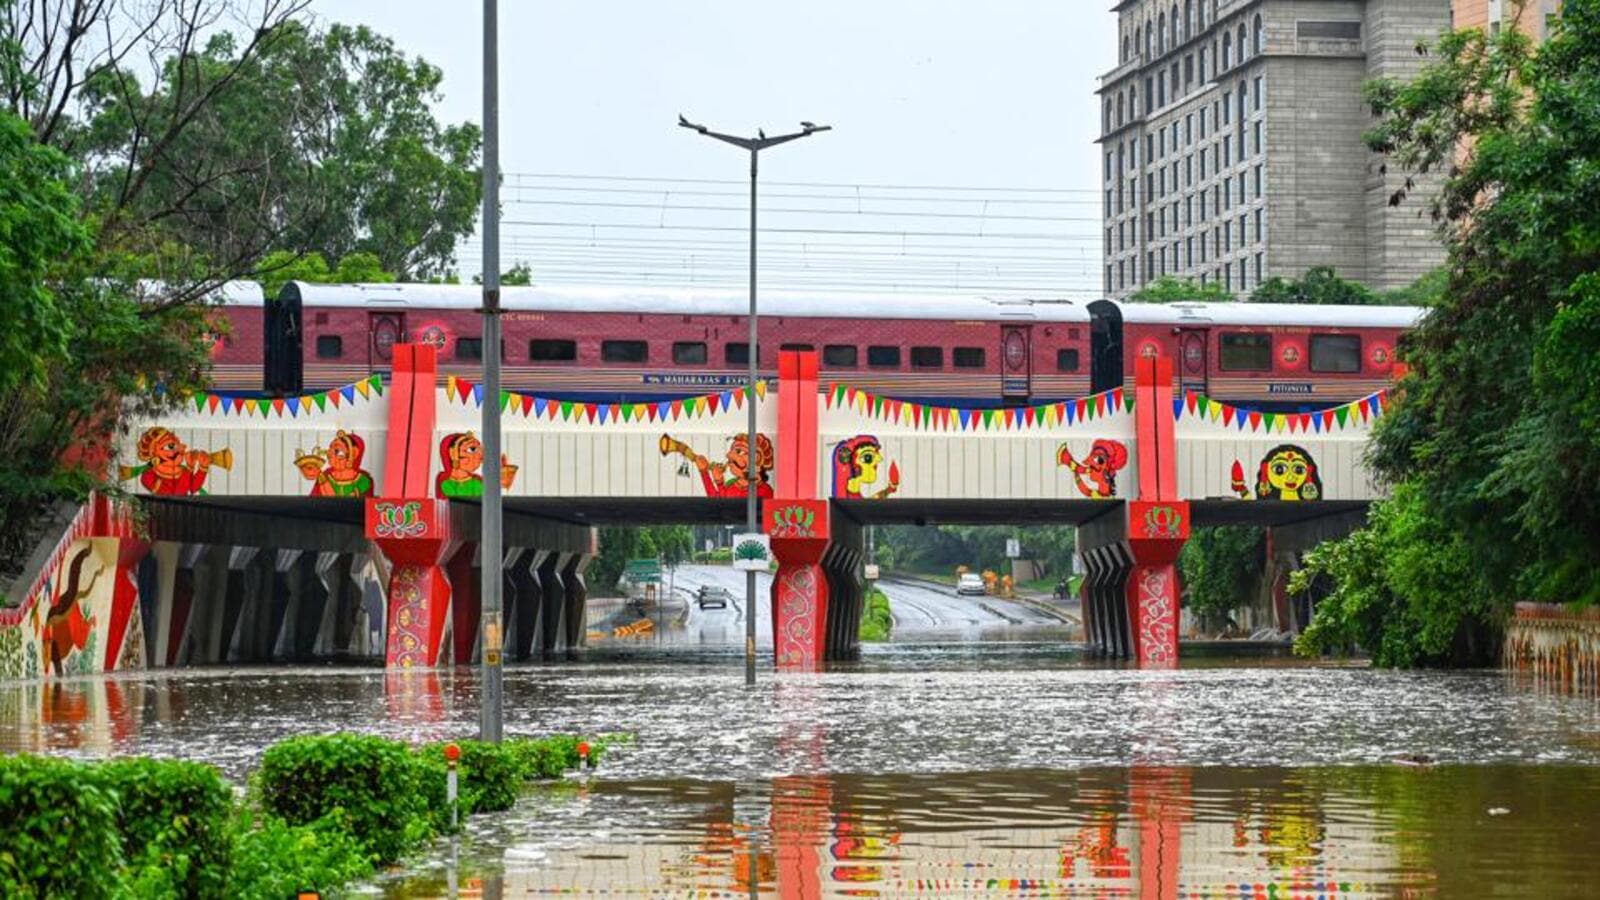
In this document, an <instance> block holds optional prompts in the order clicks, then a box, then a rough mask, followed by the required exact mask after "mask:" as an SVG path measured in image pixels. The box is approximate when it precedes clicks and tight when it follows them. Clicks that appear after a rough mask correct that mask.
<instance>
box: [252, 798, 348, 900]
mask: <svg viewBox="0 0 1600 900" xmlns="http://www.w3.org/2000/svg"><path fill="white" fill-rule="evenodd" d="M233 839H234V843H233V869H232V873H231V875H230V877H229V879H228V891H227V894H228V897H230V898H236V900H282V898H284V897H293V896H295V895H296V894H297V893H299V892H300V891H318V892H320V893H322V894H324V895H327V894H328V893H329V892H332V891H336V890H337V889H338V888H340V887H341V886H343V885H344V884H346V883H348V882H351V881H355V880H357V879H361V878H366V877H367V876H369V875H371V874H372V863H371V862H370V861H369V858H368V856H367V853H366V849H365V848H364V847H362V846H361V844H360V842H359V841H357V840H356V839H355V837H354V836H352V835H351V834H350V833H349V832H347V831H344V830H343V829H342V828H341V827H340V826H339V825H338V824H337V823H335V822H333V821H331V820H329V819H323V820H320V821H317V822H315V823H312V824H310V825H290V824H289V823H288V822H285V821H283V820H282V819H279V818H277V817H276V816H266V817H263V818H262V820H261V822H260V825H259V827H252V823H251V822H250V820H249V817H247V816H240V817H239V819H238V820H237V822H236V823H235V827H234V829H233Z"/></svg>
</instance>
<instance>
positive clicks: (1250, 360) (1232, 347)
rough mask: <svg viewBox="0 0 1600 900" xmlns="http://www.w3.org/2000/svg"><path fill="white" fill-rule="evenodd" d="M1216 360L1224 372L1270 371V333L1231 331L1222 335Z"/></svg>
mask: <svg viewBox="0 0 1600 900" xmlns="http://www.w3.org/2000/svg"><path fill="white" fill-rule="evenodd" d="M1221 351H1222V352H1221V353H1220V354H1219V359H1218V362H1219V363H1220V364H1221V366H1222V369H1223V371H1225V372H1270V371H1272V335H1270V334H1246V333H1244V332H1239V331H1236V332H1231V333H1224V334H1223V335H1222V347H1221Z"/></svg>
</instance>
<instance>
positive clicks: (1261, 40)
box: [1255, 13, 1265, 56]
mask: <svg viewBox="0 0 1600 900" xmlns="http://www.w3.org/2000/svg"><path fill="white" fill-rule="evenodd" d="M1255 47H1256V55H1258V56H1259V55H1260V54H1261V51H1262V49H1263V47H1265V36H1264V35H1263V34H1262V32H1261V14H1260V13H1256V21H1255Z"/></svg>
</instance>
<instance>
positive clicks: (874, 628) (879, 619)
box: [857, 588, 894, 642]
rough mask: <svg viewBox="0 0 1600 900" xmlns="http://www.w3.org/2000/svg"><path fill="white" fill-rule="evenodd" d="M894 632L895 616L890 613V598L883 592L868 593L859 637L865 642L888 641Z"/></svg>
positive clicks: (873, 591)
mask: <svg viewBox="0 0 1600 900" xmlns="http://www.w3.org/2000/svg"><path fill="white" fill-rule="evenodd" d="M893 631H894V615H893V614H892V613H890V612H889V598H888V597H887V596H885V595H884V593H883V591H880V590H878V589H877V588H873V589H871V590H869V591H867V608H866V609H865V610H863V611H862V616H861V626H860V628H859V629H858V631H857V636H858V637H859V638H860V639H861V640H863V641H869V642H871V641H879V642H881V641H887V640H888V639H889V635H890V634H891V633H892V632H893Z"/></svg>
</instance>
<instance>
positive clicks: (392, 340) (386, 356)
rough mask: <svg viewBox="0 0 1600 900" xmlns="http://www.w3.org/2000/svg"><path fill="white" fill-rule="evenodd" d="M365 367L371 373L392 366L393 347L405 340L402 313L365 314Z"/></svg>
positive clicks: (404, 324) (404, 316)
mask: <svg viewBox="0 0 1600 900" xmlns="http://www.w3.org/2000/svg"><path fill="white" fill-rule="evenodd" d="M367 335H368V339H367V367H368V369H369V370H371V371H373V372H377V371H382V370H387V369H388V368H389V367H391V366H393V365H394V345H395V344H398V343H400V342H402V341H404V340H405V339H406V314H405V313H403V312H369V313H367Z"/></svg>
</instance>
